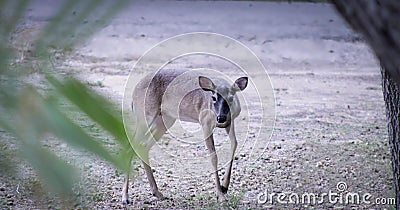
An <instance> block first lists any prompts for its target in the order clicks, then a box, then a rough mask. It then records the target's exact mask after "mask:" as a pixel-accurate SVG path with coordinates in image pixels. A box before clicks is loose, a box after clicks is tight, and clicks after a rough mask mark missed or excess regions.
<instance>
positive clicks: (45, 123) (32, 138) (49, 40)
mask: <svg viewBox="0 0 400 210" xmlns="http://www.w3.org/2000/svg"><path fill="white" fill-rule="evenodd" d="M129 2H130V1H128V0H119V1H97V0H90V1H77V0H71V1H68V0H66V1H64V2H63V4H62V6H60V8H58V12H57V13H56V14H55V16H54V17H53V18H51V21H50V22H49V24H48V25H47V27H45V29H44V30H43V31H42V33H41V35H40V36H39V37H38V38H37V40H36V41H34V47H35V48H34V51H33V53H32V54H31V56H33V57H32V58H34V59H35V63H29V61H30V60H32V58H31V59H30V60H28V62H25V63H19V62H15V61H14V60H13V59H14V57H13V56H15V55H13V52H14V51H16V49H14V46H12V45H11V44H10V43H11V42H10V40H11V37H12V36H13V35H12V34H13V33H15V31H16V28H17V27H18V24H19V21H20V20H21V19H23V17H24V16H25V15H26V9H27V7H28V5H29V4H30V1H27V0H16V1H11V0H9V1H6V0H0V19H1V20H2V24H0V38H1V39H2V40H4V41H3V42H0V113H1V114H0V127H1V128H2V129H4V131H7V132H8V133H10V134H12V135H13V136H14V137H16V138H7V139H10V140H11V139H12V140H15V141H18V142H17V143H16V144H17V145H20V147H21V148H20V150H21V152H18V153H16V154H14V153H9V152H7V151H6V150H7V148H6V146H3V145H4V144H12V143H11V142H9V143H8V142H7V140H6V141H4V142H0V145H1V146H2V147H1V148H0V153H1V155H2V156H4V155H9V156H7V158H8V159H10V160H12V159H13V157H12V155H19V156H22V157H24V158H25V159H26V160H27V161H28V162H29V163H30V164H31V165H32V167H33V168H34V169H35V170H36V171H37V174H38V175H39V177H40V179H41V180H42V181H43V183H44V184H45V185H46V186H47V187H48V189H50V190H52V191H54V192H57V193H60V194H69V193H71V190H72V187H73V185H74V183H75V182H76V179H77V176H76V175H77V170H76V169H75V167H73V166H71V165H70V164H68V163H67V162H66V161H65V160H63V159H60V158H59V157H57V155H56V154H54V152H52V151H51V149H50V150H49V149H47V148H45V147H43V143H42V140H43V139H44V138H46V137H48V134H52V135H53V136H56V137H58V138H59V139H60V140H62V141H64V142H66V143H67V144H69V145H71V146H74V147H76V148H83V149H85V150H86V151H89V152H91V153H93V154H95V155H97V156H99V157H101V158H102V159H104V160H106V161H109V162H110V163H112V164H113V165H114V166H116V167H117V168H119V169H121V170H122V171H125V172H126V171H128V170H129V164H128V163H127V157H129V156H130V155H132V154H133V153H134V152H133V150H132V148H131V147H130V145H129V141H128V139H127V137H126V135H125V130H124V127H123V122H122V116H121V112H118V111H115V110H120V108H117V107H116V106H115V105H114V104H113V103H111V102H109V101H108V100H106V99H105V98H104V97H102V96H101V95H99V94H97V93H95V92H94V91H92V90H91V89H89V88H87V87H86V86H85V85H84V84H83V83H82V82H80V81H78V80H76V79H73V78H70V79H65V80H62V81H61V80H59V79H57V78H58V76H57V74H58V72H57V68H48V67H49V66H51V64H52V63H51V61H50V58H51V56H52V53H53V52H52V50H54V49H61V50H65V48H71V49H72V48H73V47H75V46H76V45H77V44H79V43H81V42H82V41H84V40H86V39H87V38H88V37H89V36H90V35H92V34H94V33H95V32H96V31H97V30H99V29H101V28H102V27H103V26H105V25H106V24H107V23H108V21H110V20H111V18H112V17H113V16H114V15H115V14H117V12H118V11H120V9H121V8H124V7H125V6H126V4H127V3H129ZM33 65H35V69H37V70H38V71H39V72H38V74H41V75H43V76H45V79H44V82H45V83H47V84H46V86H47V87H54V89H55V92H56V93H57V94H56V95H52V94H50V93H49V91H48V90H47V89H46V90H43V89H42V88H39V87H36V86H35V85H32V84H28V82H27V81H25V78H24V77H22V76H21V75H22V74H19V73H18V72H19V71H22V72H25V75H26V72H29V71H30V69H31V68H32V67H33ZM17 70H18V71H17ZM49 70H50V71H49ZM39 89H40V90H39ZM54 96H56V97H60V98H66V99H68V100H69V101H70V102H71V103H72V104H74V105H76V106H77V107H78V108H79V113H81V114H83V115H87V116H89V118H90V119H91V120H93V122H95V123H96V124H97V125H99V126H101V127H102V128H103V129H104V130H105V131H108V132H109V133H110V134H111V135H112V136H113V137H114V138H115V140H116V142H117V143H118V144H119V145H120V146H121V147H122V151H112V150H109V149H107V148H106V147H105V146H104V145H103V144H102V141H100V140H98V139H96V138H95V137H93V136H91V135H89V134H88V132H87V131H85V130H84V129H82V128H81V125H79V124H78V123H77V122H75V121H73V120H71V119H70V118H71V117H70V116H68V113H65V112H63V106H62V105H60V104H59V103H57V101H56V100H54V98H53V97H54ZM3 133H4V132H2V131H1V130H0V136H1V135H3ZM7 158H4V159H3V160H7ZM12 164H14V162H13V161H0V166H1V167H2V170H0V173H6V172H7V171H11V170H8V169H12V168H14V166H13V165H12ZM3 167H4V170H3Z"/></svg>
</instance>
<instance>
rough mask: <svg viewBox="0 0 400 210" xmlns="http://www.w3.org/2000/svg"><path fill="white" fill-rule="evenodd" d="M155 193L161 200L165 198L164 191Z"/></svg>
mask: <svg viewBox="0 0 400 210" xmlns="http://www.w3.org/2000/svg"><path fill="white" fill-rule="evenodd" d="M153 195H154V196H156V197H157V198H158V199H159V200H164V199H165V197H164V195H163V194H162V193H160V192H159V191H157V192H154V193H153Z"/></svg>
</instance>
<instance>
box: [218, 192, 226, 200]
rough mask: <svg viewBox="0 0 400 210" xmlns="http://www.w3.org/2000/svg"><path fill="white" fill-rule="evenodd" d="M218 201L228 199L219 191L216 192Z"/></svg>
mask: <svg viewBox="0 0 400 210" xmlns="http://www.w3.org/2000/svg"><path fill="white" fill-rule="evenodd" d="M217 198H218V201H219V202H226V201H228V199H227V198H226V197H225V195H224V194H222V193H220V194H218V197H217Z"/></svg>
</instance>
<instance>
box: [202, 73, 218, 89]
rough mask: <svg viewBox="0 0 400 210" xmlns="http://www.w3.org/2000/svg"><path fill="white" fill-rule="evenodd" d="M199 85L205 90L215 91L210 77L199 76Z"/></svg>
mask: <svg viewBox="0 0 400 210" xmlns="http://www.w3.org/2000/svg"><path fill="white" fill-rule="evenodd" d="M199 85H200V87H201V88H202V89H203V90H206V91H214V90H215V85H214V83H213V82H212V81H211V79H209V78H208V77H203V76H199Z"/></svg>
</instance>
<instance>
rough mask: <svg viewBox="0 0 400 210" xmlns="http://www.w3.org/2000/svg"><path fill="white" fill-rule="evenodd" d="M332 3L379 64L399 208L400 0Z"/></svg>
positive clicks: (337, 1) (339, 1)
mask: <svg viewBox="0 0 400 210" xmlns="http://www.w3.org/2000/svg"><path fill="white" fill-rule="evenodd" d="M332 3H333V4H334V5H335V7H336V9H337V10H338V11H339V13H341V15H342V16H343V17H344V18H345V19H346V20H347V22H348V23H349V24H350V25H351V26H352V27H353V28H354V29H355V30H357V31H358V32H360V33H361V34H362V35H363V36H364V38H365V40H366V41H367V42H368V43H369V45H370V46H371V47H372V49H373V50H374V52H375V54H376V56H377V58H378V59H379V61H380V64H381V67H382V68H381V72H382V89H383V96H384V99H385V103H386V115H387V119H388V131H389V144H390V150H391V153H392V168H393V176H394V185H395V189H396V209H400V205H399V202H400V188H399V187H400V162H399V156H400V121H399V114H400V110H399V109H400V107H399V105H400V101H399V100H400V95H399V93H400V92H399V91H400V90H399V84H400V1H399V0H381V1H380V0H359V1H355V0H351V1H347V0H332Z"/></svg>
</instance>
